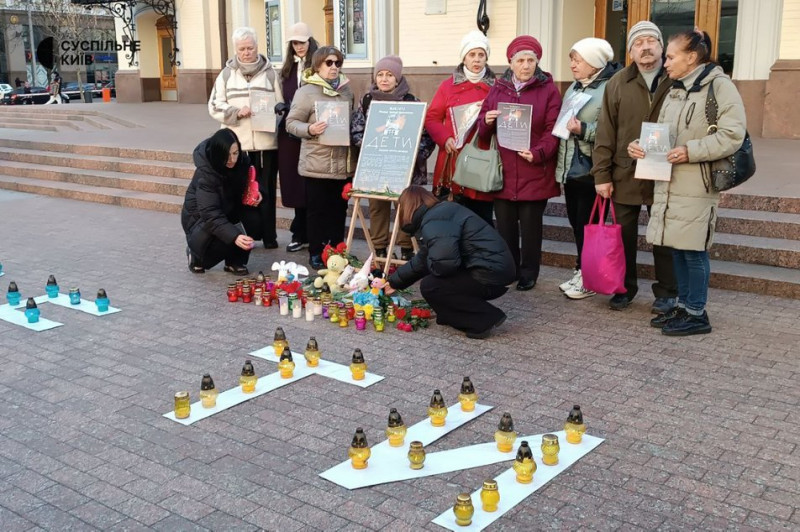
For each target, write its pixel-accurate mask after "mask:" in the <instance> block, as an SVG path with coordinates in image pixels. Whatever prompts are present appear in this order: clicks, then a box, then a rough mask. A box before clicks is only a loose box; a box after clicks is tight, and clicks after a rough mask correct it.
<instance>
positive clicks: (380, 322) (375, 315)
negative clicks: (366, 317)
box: [372, 307, 384, 332]
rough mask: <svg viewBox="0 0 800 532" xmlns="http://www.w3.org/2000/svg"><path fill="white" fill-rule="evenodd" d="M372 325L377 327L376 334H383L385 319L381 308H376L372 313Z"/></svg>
mask: <svg viewBox="0 0 800 532" xmlns="http://www.w3.org/2000/svg"><path fill="white" fill-rule="evenodd" d="M372 325H373V326H374V327H375V332H383V328H384V319H383V310H381V307H375V310H373V311H372Z"/></svg>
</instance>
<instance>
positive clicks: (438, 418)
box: [428, 390, 447, 427]
mask: <svg viewBox="0 0 800 532" xmlns="http://www.w3.org/2000/svg"><path fill="white" fill-rule="evenodd" d="M428 417H430V418H431V425H433V426H434V427H444V424H445V418H447V407H446V406H445V405H444V397H442V392H441V391H439V390H433V395H432V396H431V402H430V406H429V407H428Z"/></svg>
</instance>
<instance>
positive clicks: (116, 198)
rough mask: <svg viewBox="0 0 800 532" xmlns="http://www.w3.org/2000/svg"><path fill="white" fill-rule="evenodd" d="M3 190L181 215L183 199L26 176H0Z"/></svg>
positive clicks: (0, 186)
mask: <svg viewBox="0 0 800 532" xmlns="http://www.w3.org/2000/svg"><path fill="white" fill-rule="evenodd" d="M0 188H2V189H6V190H16V191H17V192H29V193H31V194H41V195H43V196H54V197H58V198H68V199H74V200H80V201H91V202H94V203H105V204H108V205H119V206H122V207H132V208H135V209H145V210H151V211H162V212H172V213H179V212H180V211H181V206H182V205H183V198H182V197H179V196H173V195H170V194H155V193H152V192H141V191H138V190H125V189H120V188H107V187H98V186H91V185H81V184H78V183H64V182H53V181H45V180H41V179H29V178H26V177H9V176H5V175H0Z"/></svg>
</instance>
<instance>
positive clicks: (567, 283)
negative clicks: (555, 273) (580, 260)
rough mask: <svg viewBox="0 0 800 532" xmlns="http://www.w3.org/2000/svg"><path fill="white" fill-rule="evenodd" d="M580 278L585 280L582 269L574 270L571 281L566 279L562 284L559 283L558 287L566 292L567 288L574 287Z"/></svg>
mask: <svg viewBox="0 0 800 532" xmlns="http://www.w3.org/2000/svg"><path fill="white" fill-rule="evenodd" d="M579 279H580V280H581V282H583V276H582V275H581V271H580V270H572V278H571V279H570V280H569V281H565V282H563V283H561V284H560V285H558V289H559V290H561V291H562V292H566V291H567V290H569V289H570V288H572V287H573V286H574V285H575V283H577V282H578V280H579Z"/></svg>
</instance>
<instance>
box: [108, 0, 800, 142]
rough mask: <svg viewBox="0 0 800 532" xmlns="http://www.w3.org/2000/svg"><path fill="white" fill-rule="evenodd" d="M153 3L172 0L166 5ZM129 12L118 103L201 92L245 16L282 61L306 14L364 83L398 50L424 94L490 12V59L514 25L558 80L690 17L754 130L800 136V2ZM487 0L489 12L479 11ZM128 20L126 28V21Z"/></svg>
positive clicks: (498, 59)
mask: <svg viewBox="0 0 800 532" xmlns="http://www.w3.org/2000/svg"><path fill="white" fill-rule="evenodd" d="M154 4H169V5H171V6H172V11H171V12H167V13H165V12H164V10H163V9H162V10H161V12H158V10H156V9H154V8H153V5H154ZM127 5H128V7H130V18H131V21H132V23H133V24H132V25H133V26H134V27H135V31H133V32H131V31H130V26H131V24H130V22H128V23H126V22H125V20H124V19H123V17H119V16H118V17H117V18H116V26H117V40H118V41H120V42H122V41H124V40H125V39H130V40H135V41H138V42H139V43H140V47H141V50H139V51H138V52H137V53H136V54H134V55H135V57H134V58H133V60H131V58H130V57H127V58H125V57H124V55H125V51H122V52H120V56H119V72H118V74H117V98H118V100H119V101H128V102H135V101H153V100H175V101H178V102H186V103H201V102H205V101H206V100H207V98H208V94H209V93H210V89H211V86H212V84H213V81H214V79H215V77H216V75H217V74H218V73H219V70H220V69H221V68H222V66H223V65H224V62H225V60H226V59H227V58H228V57H230V55H231V54H232V44H231V43H230V35H231V33H232V31H233V30H234V29H235V28H237V27H239V26H244V25H247V26H252V27H254V28H255V29H256V31H257V32H258V34H259V36H260V39H259V50H260V51H261V52H262V53H264V54H265V55H267V56H269V57H270V59H271V60H272V61H273V62H274V63H275V64H277V65H280V64H281V63H282V60H283V55H284V54H285V52H286V42H285V40H284V35H285V32H286V30H287V28H288V27H289V26H291V25H292V24H293V23H295V22H297V21H303V22H306V23H307V24H309V26H310V27H311V28H312V30H313V33H314V36H315V38H316V39H317V40H318V41H319V42H320V43H325V44H333V45H336V46H338V47H340V48H341V49H342V50H343V51H344V52H345V55H346V58H347V60H346V63H345V70H344V71H345V73H346V74H347V75H348V76H349V77H351V79H352V80H353V81H354V87H355V89H356V91H357V92H359V91H363V90H364V89H365V88H366V87H367V85H368V84H369V80H370V76H371V73H372V65H373V64H374V63H375V62H376V61H377V60H378V59H379V58H381V57H382V56H384V55H386V54H390V53H394V54H397V55H399V56H400V57H402V58H403V61H404V65H405V68H404V73H405V75H406V76H407V77H408V79H409V83H410V84H411V87H412V90H413V92H414V93H415V94H416V95H417V96H418V97H420V98H421V99H422V100H423V101H425V100H429V99H430V98H431V97H432V96H433V93H434V92H435V90H436V87H437V86H438V84H439V83H440V82H441V81H442V80H443V79H444V78H445V77H446V76H447V75H449V74H450V73H451V72H452V70H453V68H454V66H455V65H456V64H457V63H458V61H459V58H458V48H459V42H460V39H461V37H462V36H463V35H464V34H465V33H466V32H467V31H469V30H472V29H475V28H476V27H477V21H478V19H479V17H480V15H483V14H485V16H486V17H488V30H487V36H488V37H489V41H490V45H491V48H492V53H491V56H490V61H489V62H490V65H492V66H493V67H494V68H495V70H496V71H499V72H502V71H503V69H504V68H505V67H506V65H507V62H506V60H505V48H506V46H507V44H508V43H509V42H510V41H511V39H513V38H514V37H515V36H516V35H519V34H530V35H533V36H535V37H537V38H538V39H539V40H540V41H541V42H542V45H543V47H544V55H543V57H542V61H541V66H542V68H544V69H545V70H548V71H549V72H551V73H552V74H553V77H554V79H555V80H556V81H557V82H560V83H561V85H562V87H565V86H566V85H568V84H569V83H570V82H571V80H572V77H571V73H570V71H569V62H568V61H569V59H568V54H569V50H570V48H571V45H572V43H574V42H575V41H577V40H579V39H581V38H583V37H587V36H596V37H601V38H605V39H607V40H608V41H609V42H611V44H612V46H613V47H614V49H615V50H616V53H617V57H616V59H617V60H624V59H625V35H626V32H627V30H628V28H630V27H631V26H632V25H633V24H635V23H636V22H638V21H640V20H646V19H648V20H652V21H653V22H655V23H656V24H658V25H659V26H660V27H661V28H662V31H663V32H664V35H665V37H666V36H668V35H670V34H671V33H674V32H677V31H681V30H683V29H686V28H691V27H693V26H695V25H697V26H699V27H700V28H702V29H704V30H706V31H708V33H709V34H710V35H711V38H712V42H713V43H714V47H715V55H716V57H717V58H718V61H719V63H720V64H721V65H722V66H723V68H724V69H725V70H726V72H728V73H729V74H730V75H731V76H732V78H733V79H734V81H735V82H736V84H737V86H738V87H739V90H740V92H741V94H742V97H743V99H744V101H745V106H746V109H747V118H748V129H749V130H750V132H751V134H754V135H758V136H764V137H777V138H800V126H798V124H799V123H800V109H798V107H797V106H795V105H792V104H793V103H794V102H793V100H794V99H795V97H794V96H793V94H795V93H796V89H795V88H794V87H795V86H796V85H795V84H797V83H798V82H800V0H626V1H622V0H486V1H485V2H484V3H483V4H482V3H481V2H478V1H477V0H402V2H400V1H399V0H193V1H191V2H187V1H179V0H167V1H166V2H152V1H150V2H128V3H127ZM481 5H484V6H485V13H479V12H478V11H479V8H480V6H481ZM126 24H127V26H129V27H128V28H127V29H126Z"/></svg>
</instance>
